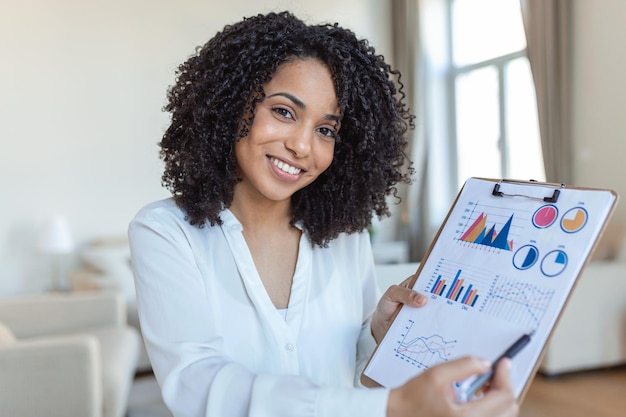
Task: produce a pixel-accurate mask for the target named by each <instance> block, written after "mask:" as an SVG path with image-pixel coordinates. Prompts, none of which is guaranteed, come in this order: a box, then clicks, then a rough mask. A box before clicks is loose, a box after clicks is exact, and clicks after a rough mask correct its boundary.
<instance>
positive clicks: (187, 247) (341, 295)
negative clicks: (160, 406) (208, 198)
mask: <svg viewBox="0 0 626 417" xmlns="http://www.w3.org/2000/svg"><path fill="white" fill-rule="evenodd" d="M220 216H221V218H222V220H223V224H222V225H221V226H210V225H206V226H205V227H203V228H198V227H195V226H191V225H190V224H189V223H188V222H187V221H186V220H185V214H184V212H183V211H182V210H180V209H179V208H178V207H177V206H176V204H175V203H174V201H173V200H172V199H168V200H163V201H158V202H155V203H152V204H150V205H148V206H146V207H145V208H143V209H142V210H141V211H140V212H139V213H138V214H137V216H136V217H135V219H133V221H132V222H131V224H130V228H129V237H130V243H131V253H132V264H133V271H134V274H135V285H136V289H137V304H138V309H139V317H140V320H141V328H142V333H143V336H144V339H145V341H146V347H147V350H148V354H149V356H150V360H151V363H152V366H153V370H154V373H155V375H156V378H157V380H158V381H159V384H160V386H161V390H162V395H163V399H164V401H165V403H166V404H167V406H168V407H169V408H170V410H171V411H172V413H173V414H174V415H175V416H176V417H183V416H189V417H191V416H194V417H200V416H219V417H227V416H254V417H256V416H267V417H277V416H289V417H300V416H302V417H305V416H320V417H321V416H352V415H354V416H363V417H365V416H372V417H373V416H376V417H382V416H385V410H386V406H387V398H388V390H386V389H382V388H376V389H367V388H363V387H362V386H360V385H359V383H358V378H359V374H360V371H361V370H362V368H363V367H364V365H365V363H366V361H367V359H368V358H369V355H370V354H371V352H372V350H373V349H374V346H375V342H374V339H373V337H372V336H371V331H370V318H371V314H372V312H373V311H374V309H375V307H376V303H377V302H378V298H379V295H380V294H379V292H378V289H377V286H376V283H375V277H374V263H373V257H372V253H371V246H370V241H369V236H368V234H367V233H361V234H352V235H345V234H344V235H341V236H340V237H338V238H337V239H334V240H332V241H331V242H330V243H329V245H328V247H327V248H320V247H317V246H312V245H311V243H310V242H309V240H308V239H307V237H306V235H305V234H304V233H303V235H302V238H301V240H300V247H299V252H298V260H297V265H296V271H295V274H294V278H293V284H292V288H291V296H290V299H289V305H288V309H287V316H286V319H283V317H282V316H281V314H280V313H279V312H278V311H277V309H276V308H275V307H274V305H273V304H272V302H271V300H270V298H269V296H268V294H267V292H266V291H265V287H264V286H263V283H262V282H261V279H260V277H259V275H258V273H257V271H256V269H255V266H254V262H253V260H252V255H251V254H250V251H249V249H248V247H247V245H246V242H245V240H244V238H243V234H242V233H241V232H242V230H243V228H242V225H241V223H240V222H239V221H238V220H237V219H236V218H235V216H234V215H233V214H232V213H231V212H230V211H229V210H225V211H223V212H222V213H221V214H220Z"/></svg>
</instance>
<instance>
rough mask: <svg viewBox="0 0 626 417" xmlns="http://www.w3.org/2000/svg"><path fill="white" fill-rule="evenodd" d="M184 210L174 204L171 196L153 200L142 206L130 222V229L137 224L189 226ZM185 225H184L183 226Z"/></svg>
mask: <svg viewBox="0 0 626 417" xmlns="http://www.w3.org/2000/svg"><path fill="white" fill-rule="evenodd" d="M185 218H186V216H185V212H184V211H183V210H182V209H181V208H180V207H178V205H176V202H175V201H174V199H173V198H167V199H164V200H158V201H154V202H152V203H150V204H147V205H146V206H144V207H142V208H141V209H140V210H139V211H138V212H137V214H136V215H135V217H134V218H133V219H132V220H131V222H130V229H131V230H132V229H133V228H134V227H136V226H139V225H144V226H151V227H154V226H157V225H160V227H166V226H167V225H170V226H174V225H178V227H191V225H190V224H189V222H187V220H186V219H185ZM185 225H186V226H185Z"/></svg>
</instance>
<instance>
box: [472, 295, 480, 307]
mask: <svg viewBox="0 0 626 417" xmlns="http://www.w3.org/2000/svg"><path fill="white" fill-rule="evenodd" d="M478 297H479V295H478V294H477V295H476V298H474V302H473V303H472V307H474V304H476V301H478Z"/></svg>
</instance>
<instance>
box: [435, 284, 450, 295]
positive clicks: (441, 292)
mask: <svg viewBox="0 0 626 417" xmlns="http://www.w3.org/2000/svg"><path fill="white" fill-rule="evenodd" d="M447 286H448V284H446V285H444V286H443V287H441V291H439V294H437V295H442V294H443V290H445V289H446V287H447Z"/></svg>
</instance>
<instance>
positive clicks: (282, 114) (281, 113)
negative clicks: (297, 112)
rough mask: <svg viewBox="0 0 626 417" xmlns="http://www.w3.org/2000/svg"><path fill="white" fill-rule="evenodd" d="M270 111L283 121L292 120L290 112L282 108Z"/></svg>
mask: <svg viewBox="0 0 626 417" xmlns="http://www.w3.org/2000/svg"><path fill="white" fill-rule="evenodd" d="M272 111H273V112H274V113H276V114H278V115H279V116H280V117H284V118H285V119H293V115H292V114H291V112H290V111H289V110H287V109H285V108H284V107H274V108H273V109H272Z"/></svg>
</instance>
